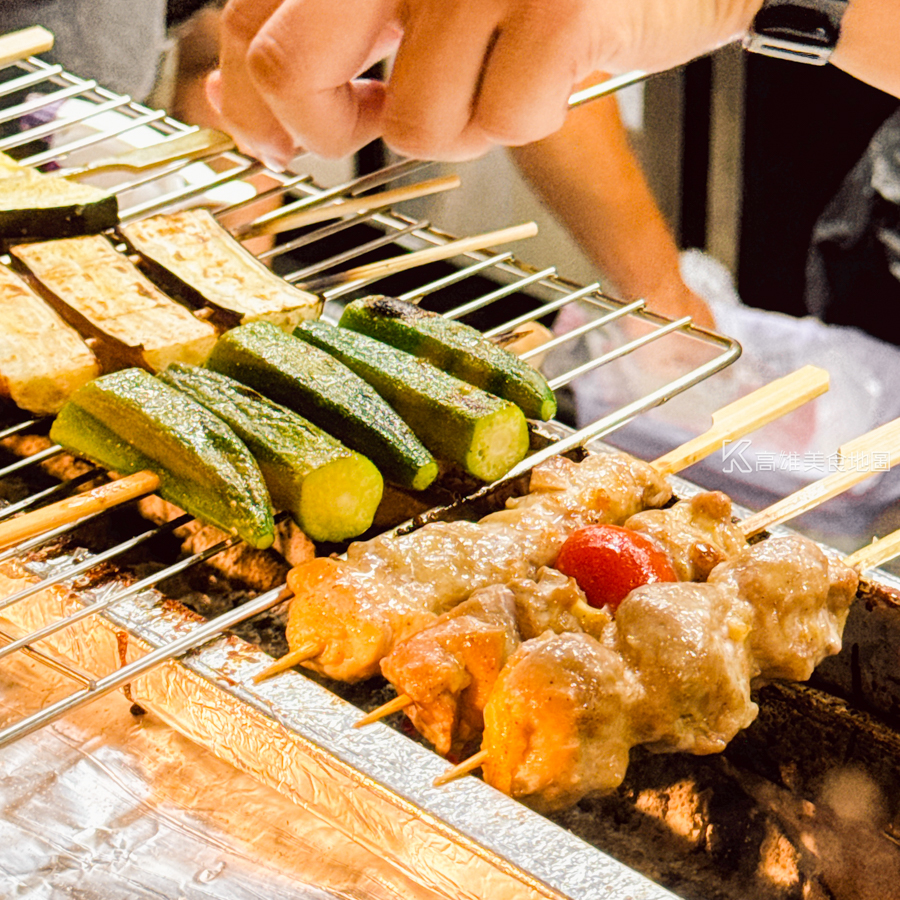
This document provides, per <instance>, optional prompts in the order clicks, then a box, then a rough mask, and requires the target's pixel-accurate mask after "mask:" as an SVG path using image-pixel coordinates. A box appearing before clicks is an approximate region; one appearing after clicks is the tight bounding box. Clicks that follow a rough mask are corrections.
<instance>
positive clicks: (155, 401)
mask: <svg viewBox="0 0 900 900" xmlns="http://www.w3.org/2000/svg"><path fill="white" fill-rule="evenodd" d="M50 437H51V439H52V440H54V441H56V442H57V443H59V444H61V445H62V446H63V447H66V448H67V449H69V450H71V451H73V452H74V453H77V454H79V455H81V456H86V457H87V458H88V459H91V460H93V461H94V462H97V463H99V464H100V465H102V466H105V467H107V468H109V469H113V470H114V471H117V472H119V473H120V474H123V475H131V474H133V473H134V472H138V471H141V470H142V469H150V470H151V471H152V472H154V473H156V475H157V476H158V477H159V480H160V490H159V493H160V495H161V496H162V497H164V498H165V499H166V500H169V501H170V502H172V503H174V504H176V505H177V506H180V507H181V508H182V509H183V510H185V512H188V513H190V514H191V515H194V516H197V518H199V519H202V520H203V521H205V522H208V523H209V524H211V525H215V526H217V527H218V528H221V529H223V530H224V531H227V532H230V533H232V534H237V535H239V536H240V537H242V538H243V539H244V540H245V541H247V543H248V544H250V545H251V546H253V547H256V548H259V549H263V548H265V547H268V546H270V545H271V544H272V541H273V540H274V537H275V526H274V523H273V519H272V507H271V502H270V500H269V494H268V491H267V490H266V485H265V482H264V481H263V477H262V474H261V473H260V471H259V467H258V466H257V464H256V462H255V460H254V459H253V457H252V456H251V454H250V451H249V450H248V449H247V447H246V446H245V445H244V444H243V442H242V441H241V440H240V438H238V436H237V435H236V434H235V433H234V432H233V431H232V430H231V429H230V428H229V427H228V426H227V425H226V424H225V423H224V422H223V421H222V420H221V419H219V418H217V417H216V416H215V415H213V414H212V413H211V412H210V411H209V410H207V409H206V408H205V407H203V406H201V405H200V404H199V403H196V402H195V401H193V400H191V399H190V397H187V396H185V395H184V394H182V393H181V392H180V391H177V390H175V389H174V388H173V387H170V386H169V385H167V384H163V383H162V382H161V381H160V380H159V379H158V378H155V377H154V376H152V375H150V374H149V373H147V372H145V371H144V370H143V369H123V370H122V371H120V372H113V373H112V374H111V375H104V376H102V377H101V378H97V379H95V380H94V381H91V382H89V383H88V384H86V385H84V386H83V387H81V388H79V389H78V390H77V391H76V392H75V393H74V394H73V395H72V398H71V399H70V400H69V402H68V403H66V405H65V406H64V407H63V408H62V409H61V410H60V413H59V415H58V416H57V417H56V420H55V421H54V423H53V426H52V427H51V429H50Z"/></svg>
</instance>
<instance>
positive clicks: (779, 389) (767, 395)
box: [256, 366, 828, 681]
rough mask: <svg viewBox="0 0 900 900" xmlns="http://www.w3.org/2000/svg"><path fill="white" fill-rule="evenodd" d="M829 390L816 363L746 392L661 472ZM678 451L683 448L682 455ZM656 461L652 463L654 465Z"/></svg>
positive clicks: (310, 651)
mask: <svg viewBox="0 0 900 900" xmlns="http://www.w3.org/2000/svg"><path fill="white" fill-rule="evenodd" d="M827 389H828V373H827V372H825V371H824V370H822V369H818V368H816V367H815V366H806V367H804V368H803V369H800V370H798V371H797V372H794V373H792V374H791V375H787V376H785V377H784V378H780V379H778V380H777V381H774V382H772V383H771V384H769V385H766V386H765V387H763V388H760V389H759V390H757V391H754V392H753V393H751V394H748V395H747V396H746V397H743V398H741V399H740V400H737V401H735V402H734V403H731V404H729V405H728V406H726V407H724V408H723V409H721V410H719V411H718V412H717V413H716V414H715V415H714V416H713V425H712V427H711V428H710V429H709V430H708V431H707V432H705V433H704V434H702V435H700V436H699V437H697V438H694V439H693V440H691V441H688V442H687V443H686V444H684V445H683V447H682V448H680V449H679V450H675V451H672V452H671V453H668V454H666V455H665V456H664V457H662V458H661V460H659V461H658V462H659V464H660V466H661V468H662V471H663V472H664V473H665V474H666V475H669V474H673V473H675V472H678V471H680V470H681V469H683V468H686V467H687V466H690V465H692V464H693V463H695V462H697V460H698V459H701V458H702V457H703V456H704V455H706V454H708V453H712V452H714V451H715V450H716V449H718V448H720V447H722V446H723V445H724V443H725V442H726V441H728V440H735V439H737V438H738V437H742V436H744V435H746V434H748V433H750V432H752V431H753V430H754V429H756V428H760V427H762V426H763V425H765V424H767V423H769V422H772V421H774V420H775V419H777V418H778V417H779V416H781V415H784V414H786V413H788V412H790V411H791V410H793V409H796V408H797V407H799V406H801V405H802V404H803V403H805V402H807V401H808V400H811V399H813V398H814V397H817V396H819V395H820V394H821V393H823V392H824V391H826V390H827ZM681 450H683V451H684V453H683V456H682V455H681ZM656 465H657V464H652V466H653V468H656ZM318 652H319V645H318V642H317V641H316V639H315V638H313V637H311V638H310V640H309V641H303V642H302V646H296V647H293V648H292V650H291V651H290V652H289V653H288V654H286V655H285V656H283V657H282V658H281V659H280V660H278V661H277V662H276V663H274V664H273V665H272V666H271V667H270V668H268V669H266V670H265V671H264V672H262V673H260V674H259V675H258V676H257V679H256V680H257V681H261V680H263V679H265V678H268V677H269V676H271V675H274V674H276V673H277V672H280V671H283V670H284V669H287V668H291V667H293V666H295V665H299V664H300V663H302V662H304V661H306V660H308V659H310V658H312V657H314V656H316V655H317V654H318Z"/></svg>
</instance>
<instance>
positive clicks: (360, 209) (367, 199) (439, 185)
mask: <svg viewBox="0 0 900 900" xmlns="http://www.w3.org/2000/svg"><path fill="white" fill-rule="evenodd" d="M461 183H462V182H461V181H460V179H459V176H458V175H447V176H445V177H443V178H433V179H431V180H430V181H422V182H419V183H417V184H409V185H405V186H404V187H399V188H394V189H392V190H389V191H380V192H379V193H377V194H367V195H366V196H364V197H354V198H353V199H351V200H342V201H341V202H340V203H330V204H328V205H327V206H316V207H314V208H312V209H310V208H309V204H308V203H307V202H306V201H305V200H299V201H297V203H294V204H289V205H287V206H282V207H281V208H280V209H276V210H273V211H272V212H270V213H267V214H266V215H264V216H260V217H259V218H258V219H256V220H255V221H253V222H249V223H248V224H246V225H243V226H241V227H239V228H236V229H234V231H233V232H232V233H233V234H234V236H235V237H236V238H237V239H238V240H239V241H246V240H249V239H250V238H255V237H262V236H263V235H273V234H281V233H282V232H284V231H289V230H290V229H292V228H300V227H302V226H304V225H316V224H318V223H319V222H327V221H329V220H330V219H342V218H343V217H344V216H349V215H356V214H358V213H367V212H371V211H372V210H375V209H381V208H382V207H385V206H392V205H393V204H395V203H402V202H403V201H404V200H415V199H417V198H419V197H430V196H432V195H433V194H439V193H442V192H443V191H452V190H454V188H458V187H459V186H460V184H461ZM301 204H302V208H300V209H297V211H296V212H294V209H295V207H299V206H301Z"/></svg>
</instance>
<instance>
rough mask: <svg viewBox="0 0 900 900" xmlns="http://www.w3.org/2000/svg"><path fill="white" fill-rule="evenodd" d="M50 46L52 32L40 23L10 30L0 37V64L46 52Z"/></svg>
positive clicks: (5, 64)
mask: <svg viewBox="0 0 900 900" xmlns="http://www.w3.org/2000/svg"><path fill="white" fill-rule="evenodd" d="M52 47H53V34H52V33H51V32H49V31H47V29H46V28H42V27H41V26H40V25H34V26H32V27H31V28H23V29H21V30H20V31H12V32H10V33H9V34H4V35H3V36H2V37H0V66H9V65H12V64H13V63H14V62H18V61H19V60H20V59H25V58H26V57H29V56H37V55H38V53H46V52H47V51H48V50H50V49H52Z"/></svg>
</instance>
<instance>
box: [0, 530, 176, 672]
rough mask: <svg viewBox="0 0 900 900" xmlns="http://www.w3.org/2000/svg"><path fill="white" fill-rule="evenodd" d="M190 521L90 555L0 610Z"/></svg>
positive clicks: (2, 653)
mask: <svg viewBox="0 0 900 900" xmlns="http://www.w3.org/2000/svg"><path fill="white" fill-rule="evenodd" d="M192 519H193V516H189V515H183V516H179V517H178V518H177V519H173V520H172V521H171V522H166V523H165V524H164V525H159V526H158V527H156V528H151V529H149V530H148V531H145V532H144V533H143V534H139V535H136V536H135V537H133V538H129V539H128V540H127V541H122V543H120V544H116V546H115V547H110V548H109V549H107V550H104V551H102V552H101V553H97V554H95V555H91V556H90V557H89V558H88V559H86V560H84V561H82V562H80V563H78V564H77V565H74V566H71V567H70V568H68V569H64V570H63V571H62V572H57V573H56V574H55V575H51V576H50V577H49V578H45V579H44V580H43V581H39V582H38V583H37V584H33V585H32V586H31V587H28V588H24V589H23V590H21V591H17V592H16V593H15V594H11V595H10V596H9V597H4V598H3V600H0V610H4V609H8V608H9V607H10V606H13V605H14V604H16V603H19V602H20V601H21V600H24V599H25V598H26V597H32V596H34V594H36V593H38V592H39V591H43V590H46V589H47V588H48V587H53V585H55V584H62V583H63V582H64V581H70V580H71V579H73V578H77V577H78V576H79V575H83V574H84V573H85V572H89V571H90V570H91V569H95V568H96V567H97V566H99V565H100V564H101V563H104V562H107V561H108V560H111V559H115V558H116V557H118V556H122V555H123V554H125V553H127V552H128V551H129V550H134V549H135V547H140V546H141V544H145V543H147V541H149V540H152V539H153V538H156V537H161V536H162V535H164V534H169V533H170V532H172V531H174V530H175V529H176V528H180V527H181V526H182V525H186V524H187V523H188V522H190V521H191V520H192ZM35 640H37V638H35ZM26 643H27V642H26ZM9 652H11V651H10V649H9V648H8V647H6V648H3V650H2V651H0V659H2V657H4V656H6V654H7V653H9Z"/></svg>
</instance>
